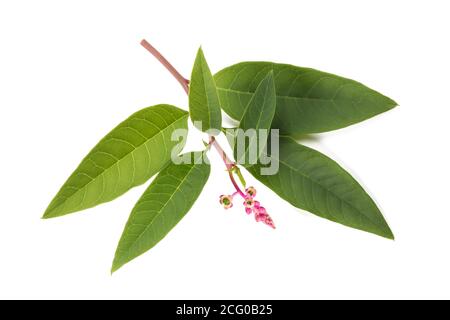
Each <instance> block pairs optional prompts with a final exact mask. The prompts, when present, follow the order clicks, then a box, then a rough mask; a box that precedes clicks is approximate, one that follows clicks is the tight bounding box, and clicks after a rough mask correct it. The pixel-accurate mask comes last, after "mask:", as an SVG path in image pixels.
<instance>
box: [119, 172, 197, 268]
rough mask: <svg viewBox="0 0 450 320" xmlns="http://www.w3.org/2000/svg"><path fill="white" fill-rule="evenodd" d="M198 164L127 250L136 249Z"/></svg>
mask: <svg viewBox="0 0 450 320" xmlns="http://www.w3.org/2000/svg"><path fill="white" fill-rule="evenodd" d="M195 167H196V165H195V164H194V165H192V167H191V168H190V169H189V171H187V172H186V175H185V176H184V178H183V179H182V180H181V181H180V183H179V185H178V186H177V187H176V188H175V190H174V191H173V192H172V194H171V195H170V197H169V198H168V199H167V201H166V203H165V204H164V205H163V206H162V207H161V209H160V210H159V212H158V213H157V214H156V215H155V216H154V217H153V219H152V221H151V222H150V223H149V224H148V225H147V226H146V227H145V229H144V230H143V231H142V232H141V234H140V235H139V236H138V237H137V239H136V240H134V241H133V242H132V244H131V245H130V246H128V248H127V251H128V252H130V251H132V250H133V249H134V247H135V246H136V244H137V243H138V242H139V241H140V240H141V238H142V237H143V235H144V234H146V233H147V231H148V230H149V229H150V228H151V226H152V225H153V223H154V222H155V221H156V220H157V218H158V217H159V216H160V215H161V214H162V212H163V211H164V209H165V208H166V206H167V205H168V204H169V202H170V201H171V200H172V198H173V197H174V196H175V194H176V193H177V191H178V190H180V188H181V186H182V185H183V184H184V183H185V181H186V179H187V177H188V176H189V175H190V174H191V172H192V170H193V169H195ZM129 256H130V254H129V253H128V254H127V257H126V259H121V261H125V262H126V261H127V260H128V258H129Z"/></svg>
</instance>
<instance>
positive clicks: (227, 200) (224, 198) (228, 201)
mask: <svg viewBox="0 0 450 320" xmlns="http://www.w3.org/2000/svg"><path fill="white" fill-rule="evenodd" d="M219 202H220V204H221V205H223V207H224V208H225V209H230V208H231V207H232V206H233V196H230V195H221V196H220V199H219Z"/></svg>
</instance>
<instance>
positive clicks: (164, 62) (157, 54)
mask: <svg viewBox="0 0 450 320" xmlns="http://www.w3.org/2000/svg"><path fill="white" fill-rule="evenodd" d="M141 45H142V46H143V47H144V48H145V49H147V50H148V51H149V52H150V53H151V54H152V55H153V56H154V57H155V58H156V59H158V61H159V62H161V64H162V65H163V66H164V67H166V69H167V70H169V72H170V73H171V74H172V75H173V76H174V77H175V79H177V81H178V82H179V83H180V84H181V86H182V87H183V89H184V91H186V93H189V80H187V79H186V78H185V77H183V76H182V75H181V74H180V73H179V72H178V70H177V69H175V67H174V66H172V65H171V64H170V62H169V61H167V59H166V58H164V56H163V55H162V54H161V53H160V52H159V51H158V50H156V49H155V47H153V46H152V45H151V44H150V43H149V42H147V40H145V39H144V40H142V41H141Z"/></svg>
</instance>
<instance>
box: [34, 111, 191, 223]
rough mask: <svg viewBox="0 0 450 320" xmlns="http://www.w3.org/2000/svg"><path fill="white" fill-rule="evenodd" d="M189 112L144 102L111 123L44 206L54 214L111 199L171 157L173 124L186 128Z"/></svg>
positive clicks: (145, 177)
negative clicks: (127, 114)
mask: <svg viewBox="0 0 450 320" xmlns="http://www.w3.org/2000/svg"><path fill="white" fill-rule="evenodd" d="M187 118H188V113H187V112H186V111H183V110H181V109H178V108H176V107H174V106H171V105H166V104H161V105H156V106H153V107H149V108H145V109H143V110H141V111H138V112H136V113H135V114H133V115H132V116H131V117H129V118H128V119H126V120H125V121H124V122H122V123H121V124H119V125H118V126H117V127H116V128H114V129H113V130H112V131H111V132H110V133H109V134H108V135H107V136H105V137H104V138H103V139H102V140H101V141H100V142H99V143H98V144H97V145H96V146H95V147H94V148H93V149H92V151H91V152H89V154H88V155H87V156H86V157H85V158H84V159H83V161H82V162H81V163H80V165H79V166H78V168H77V169H76V170H75V171H74V172H73V173H72V175H71V176H70V177H69V179H68V180H67V181H66V183H65V184H64V185H63V186H62V188H61V190H60V191H59V192H58V194H57V195H56V196H55V198H54V199H53V201H52V202H51V203H50V205H49V206H48V208H47V210H46V211H45V213H44V216H43V218H53V217H58V216H62V215H65V214H68V213H71V212H75V211H80V210H84V209H87V208H91V207H93V206H96V205H98V204H100V203H104V202H107V201H111V200H113V199H115V198H117V197H118V196H120V195H122V194H124V193H125V192H126V191H128V190H129V189H131V188H132V187H135V186H137V185H140V184H142V183H144V182H146V181H147V180H148V179H149V178H150V177H152V176H153V175H154V174H155V173H157V172H158V171H160V170H161V169H162V167H163V166H164V165H165V164H166V163H167V162H168V161H169V160H170V157H171V151H172V149H173V148H174V147H176V148H177V152H180V151H181V148H182V147H183V143H178V142H177V141H172V139H171V136H172V133H173V131H174V130H175V129H186V130H187Z"/></svg>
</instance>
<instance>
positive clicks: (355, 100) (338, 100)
mask: <svg viewBox="0 0 450 320" xmlns="http://www.w3.org/2000/svg"><path fill="white" fill-rule="evenodd" d="M269 70H273V71H274V76H275V86H276V92H277V110H276V113H275V117H274V119H273V127H274V128H278V129H280V130H281V131H282V132H284V133H286V134H292V135H301V134H306V133H318V132H325V131H330V130H335V129H339V128H343V127H346V126H349V125H351V124H354V123H357V122H360V121H363V120H365V119H368V118H371V117H373V116H375V115H377V114H379V113H382V112H385V111H387V110H390V109H392V108H394V107H395V106H396V105H397V104H396V103H395V101H393V100H391V99H389V98H388V97H386V96H383V95H382V94H380V93H378V92H376V91H374V90H372V89H369V88H368V87H366V86H364V85H362V84H361V83H359V82H356V81H353V80H350V79H346V78H342V77H339V76H336V75H333V74H329V73H325V72H321V71H318V70H314V69H308V68H300V67H296V66H292V65H287V64H277V63H271V62H243V63H238V64H235V65H232V66H230V67H228V68H225V69H223V70H221V71H219V72H218V73H217V74H216V75H215V76H214V79H215V81H216V85H217V90H218V93H219V97H220V103H221V106H222V108H223V110H224V111H225V112H226V113H227V114H228V115H230V116H231V117H232V118H234V119H236V120H239V119H241V117H242V115H243V113H244V110H245V106H246V105H247V104H248V101H250V99H251V97H252V95H253V93H254V92H255V90H256V87H257V85H258V83H259V82H260V81H261V79H262V78H263V77H264V75H265V74H267V72H268V71H269Z"/></svg>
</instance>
